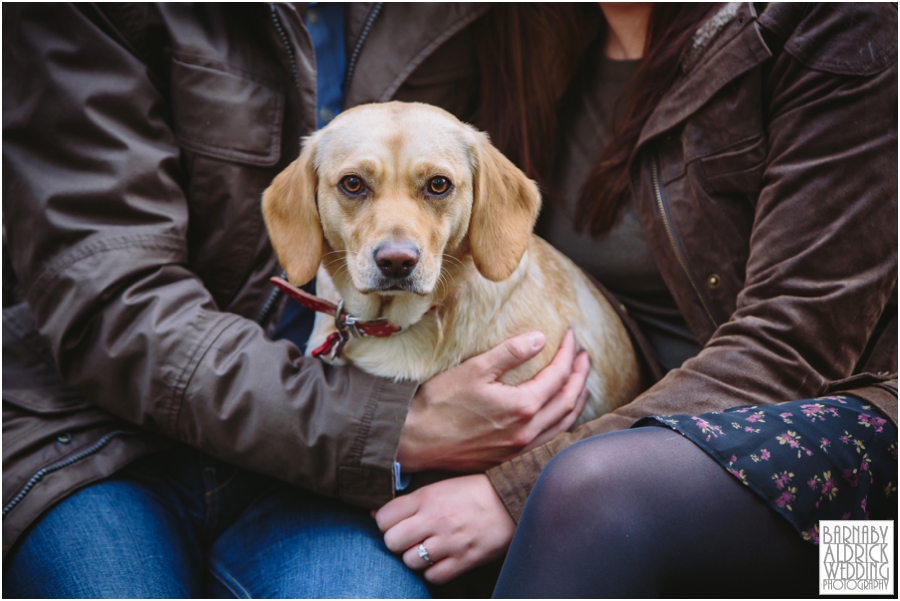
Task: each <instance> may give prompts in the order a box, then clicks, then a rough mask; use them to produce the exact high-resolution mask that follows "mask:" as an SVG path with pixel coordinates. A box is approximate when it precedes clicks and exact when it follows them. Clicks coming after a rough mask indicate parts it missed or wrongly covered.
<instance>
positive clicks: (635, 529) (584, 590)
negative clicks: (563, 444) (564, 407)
mask: <svg viewBox="0 0 900 601" xmlns="http://www.w3.org/2000/svg"><path fill="white" fill-rule="evenodd" d="M817 558H818V551H817V548H816V547H815V546H813V545H811V544H810V543H807V542H805V541H803V540H802V539H801V538H800V535H799V534H798V533H797V532H796V531H795V530H794V529H793V528H792V527H791V525H790V524H789V523H788V522H787V520H785V519H784V518H783V517H781V516H779V515H778V514H776V513H775V512H774V511H772V510H771V509H770V508H769V507H768V506H767V505H766V504H765V503H764V502H763V501H762V500H761V499H760V498H759V497H757V495H756V494H754V493H753V492H752V491H750V490H749V489H748V488H747V487H745V486H744V485H742V484H741V483H740V482H738V480H737V479H736V478H734V477H733V476H731V475H730V474H729V473H727V472H726V471H725V470H724V469H723V468H722V467H721V466H720V465H719V464H718V463H716V462H715V461H714V460H712V459H711V458H710V457H709V456H707V455H706V453H704V452H703V451H702V450H700V448H698V447H697V446H695V445H694V444H693V443H692V442H690V441H689V440H687V439H685V438H684V437H682V436H681V435H680V434H678V433H677V432H674V431H672V430H670V429H668V428H662V427H646V428H639V429H635V430H626V431H622V432H613V433H610V434H606V435H603V436H598V437H595V438H591V439H588V440H585V441H582V442H580V443H578V444H577V445H573V446H572V447H570V448H568V449H566V450H565V451H563V452H562V453H560V454H559V455H558V456H557V457H555V458H554V459H553V460H552V461H551V462H550V464H549V465H548V466H547V468H546V469H545V470H544V472H543V473H542V474H541V477H540V479H539V480H538V482H537V484H536V485H535V487H534V490H533V491H532V493H531V496H530V497H529V498H528V502H527V504H526V505H525V511H524V513H523V515H522V519H521V521H520V522H519V526H518V529H517V531H516V536H515V538H514V539H513V542H512V546H511V547H510V550H509V554H508V555H507V558H506V563H504V565H503V571H502V572H501V574H500V580H499V581H498V583H497V587H496V588H495V590H494V596H495V597H501V598H506V597H520V598H528V597H556V598H573V597H659V596H668V597H684V596H690V597H719V598H721V597H729V596H738V597H781V598H783V597H791V596H802V597H814V596H816V595H817V594H818V588H817V578H816V575H817V573H818V561H817Z"/></svg>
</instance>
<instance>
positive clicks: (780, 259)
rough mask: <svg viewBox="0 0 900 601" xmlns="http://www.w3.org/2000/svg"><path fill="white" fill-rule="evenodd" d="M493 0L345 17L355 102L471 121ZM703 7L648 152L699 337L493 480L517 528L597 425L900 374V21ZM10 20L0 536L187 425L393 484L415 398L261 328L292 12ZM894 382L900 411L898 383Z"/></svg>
mask: <svg viewBox="0 0 900 601" xmlns="http://www.w3.org/2000/svg"><path fill="white" fill-rule="evenodd" d="M488 9H489V7H488V6H487V5H403V6H399V5H390V4H388V5H384V6H367V5H357V6H355V7H354V9H353V11H352V14H351V18H350V19H349V23H348V26H347V30H348V42H349V44H350V47H351V49H359V48H361V52H359V54H358V59H356V62H355V63H354V65H353V75H352V78H351V79H350V83H349V87H348V88H347V92H346V99H345V104H346V106H352V105H355V104H360V103H363V102H372V101H380V100H388V99H392V98H394V99H401V100H420V101H425V102H431V103H433V104H437V105H440V106H443V107H444V108H447V109H448V110H450V111H451V112H453V113H454V114H456V115H457V116H460V117H461V118H463V119H466V118H468V117H470V116H471V112H472V111H473V109H474V102H475V101H474V99H475V94H474V91H475V90H476V89H477V78H478V76H477V62H476V60H475V55H474V51H473V48H472V44H471V37H470V36H471V35H472V33H471V28H467V26H468V25H469V24H470V23H472V22H473V21H474V20H476V19H477V18H478V17H479V16H481V15H482V14H483V13H484V12H485V11H487V10H488ZM847 11H855V12H856V14H854V15H846V14H843V13H844V12H847ZM373 15H374V18H373ZM847 23H853V24H854V25H853V27H848V26H845V25H846V24H847ZM891 23H894V25H891ZM435 24H440V27H435ZM714 25H715V27H712V28H710V30H709V31H707V32H706V34H705V35H701V36H698V38H697V45H696V49H695V51H693V52H691V53H689V54H688V55H687V56H686V57H685V61H684V63H683V71H684V73H683V75H682V77H681V78H680V80H679V83H677V84H676V85H675V86H674V87H673V89H672V90H671V91H670V92H669V93H668V94H667V95H666V98H665V99H664V100H663V102H662V103H661V104H660V107H659V108H658V109H657V111H656V112H655V113H654V115H653V117H652V118H651V120H650V122H649V123H648V126H647V129H646V130H645V135H644V136H643V137H642V138H643V139H642V142H641V144H640V147H639V148H638V150H637V152H636V153H635V157H634V160H633V167H634V168H633V170H632V174H633V176H634V181H633V187H634V193H635V202H636V204H637V206H638V207H639V213H640V215H641V219H642V223H643V226H644V229H645V232H646V233H647V236H648V238H649V240H650V244H651V250H652V251H653V252H654V256H655V257H656V260H657V263H658V265H659V268H660V270H661V272H662V274H663V277H664V278H665V280H666V282H667V284H668V285H669V287H670V289H671V290H672V293H673V295H674V296H675V299H676V301H677V303H678V305H679V307H680V308H681V310H682V313H683V314H684V315H685V318H686V319H687V321H688V324H689V326H690V327H691V329H692V330H693V331H694V333H695V335H697V337H698V340H699V341H700V342H702V343H706V345H707V348H706V349H705V350H704V351H703V353H701V355H700V356H699V357H697V358H696V359H694V360H692V361H690V362H688V363H687V364H686V365H685V367H684V368H683V369H679V370H675V371H673V372H671V373H670V374H669V375H668V376H667V377H666V378H665V379H664V380H663V381H662V382H660V383H658V384H657V385H656V386H654V387H653V388H652V389H651V390H650V391H648V392H647V393H645V394H644V395H643V396H642V397H641V398H640V399H638V401H636V402H635V403H633V404H631V405H629V406H627V407H626V408H623V409H622V410H620V411H618V412H617V413H616V414H613V415H611V416H608V417H607V418H602V419H601V420H598V421H596V422H592V423H591V424H588V425H586V426H584V427H582V428H581V429H579V430H577V431H576V432H575V433H573V434H571V435H565V436H562V437H559V438H558V439H557V440H554V441H552V442H551V443H550V444H548V445H546V446H545V447H542V448H540V449H537V450H536V451H534V452H532V453H529V454H526V455H524V456H523V457H520V458H518V459H516V460H514V461H513V462H510V463H507V464H504V465H502V466H499V467H498V468H495V469H494V470H491V472H489V475H490V476H491V479H492V481H493V482H494V485H495V487H496V488H497V490H498V492H499V493H500V495H501V497H502V498H503V500H504V502H505V503H506V505H507V507H508V508H509V509H510V512H511V513H512V515H513V516H514V517H517V516H518V514H519V512H520V511H521V506H522V504H523V503H524V499H525V497H526V496H527V493H528V491H529V490H530V488H531V485H532V484H533V482H534V480H535V479H536V477H537V474H538V473H539V471H540V469H541V467H543V465H544V464H545V463H546V461H548V460H549V458H550V457H551V456H552V455H553V454H554V453H556V452H557V451H558V450H560V449H561V448H563V447H564V446H566V445H567V444H570V443H571V442H573V441H574V440H577V439H579V438H582V437H584V436H587V435H590V434H594V433H599V432H604V431H608V430H612V429H619V428H624V427H627V426H628V425H630V424H631V423H632V422H633V421H634V420H635V419H637V418H638V417H641V416H643V415H646V414H649V413H654V412H660V413H673V412H683V413H684V412H686V413H692V412H699V411H705V410H710V409H715V408H722V407H727V406H733V405H738V404H744V403H771V402H777V401H784V400H792V399H795V398H802V397H806V396H813V395H815V394H817V393H820V392H823V391H824V389H825V386H826V384H827V383H829V382H832V381H834V380H839V379H841V378H844V377H846V376H848V375H850V374H851V373H853V372H855V371H861V370H873V371H890V372H894V371H896V363H897V343H896V315H897V308H896V292H895V291H894V292H893V293H892V290H894V287H895V285H896V264H897V246H896V245H897V231H896V222H897V205H896V186H897V180H896V177H897V176H896V169H897V156H896V120H895V118H896V11H895V10H894V9H892V8H891V7H878V8H874V7H863V8H853V7H850V8H837V9H834V8H830V9H829V8H818V9H812V10H811V9H810V8H809V7H790V6H787V7H778V6H775V7H771V8H770V9H768V10H767V11H766V12H765V14H764V15H763V16H762V17H761V18H760V19H757V18H756V15H755V12H754V9H753V7H752V5H740V6H738V7H737V10H732V11H731V12H727V13H726V14H724V15H723V16H720V18H718V19H717V20H715V23H714ZM4 34H5V35H4V52H3V58H4V67H5V69H4V86H3V89H4V103H3V104H4V148H3V153H4V189H3V209H4V220H5V225H6V236H7V238H8V242H9V248H10V252H9V254H10V255H11V259H12V265H13V267H14V270H15V273H16V275H17V276H18V280H19V283H20V287H21V290H23V291H24V293H25V298H26V300H27V305H26V304H19V305H17V306H15V307H11V308H9V309H6V308H5V309H4V331H3V346H4V349H3V350H4V358H3V368H4V388H3V401H4V403H3V411H4V414H3V429H4V430H3V431H4V448H3V466H4V474H3V505H4V512H3V516H4V518H3V533H4V534H3V538H4V545H3V548H4V554H5V553H6V552H7V550H8V549H9V547H10V546H11V545H12V544H13V543H14V542H15V540H16V538H17V537H18V536H19V535H20V534H21V533H22V532H23V531H24V529H25V528H26V527H27V526H28V524H30V523H31V522H32V521H33V520H34V519H36V518H37V517H38V516H39V515H40V514H41V512H43V511H44V510H46V509H47V508H48V507H49V506H50V505H51V504H52V503H54V502H56V501H58V500H60V499H62V498H64V497H65V496H66V495H67V494H70V493H71V492H72V491H74V490H76V489H77V488H79V487H81V486H84V485H85V484H87V483H89V482H92V481H95V480H97V479H100V478H102V477H104V476H106V475H109V474H110V473H113V472H114V471H115V470H116V469H119V468H121V467H122V466H123V465H125V464H126V463H127V462H129V461H131V460H133V459H135V458H137V457H139V456H141V455H143V454H146V453H148V452H151V451H152V450H154V449H156V448H160V447H161V446H163V445H165V444H168V443H167V442H166V441H168V440H171V439H174V440H178V441H182V442H186V443H188V444H191V445H193V446H198V447H200V448H202V449H204V450H206V451H207V452H209V453H211V454H213V455H215V456H217V457H219V458H222V459H225V460H228V461H231V462H233V463H235V464H238V465H241V466H244V467H247V468H249V469H253V470H255V471H259V472H262V473H266V474H270V475H273V476H276V477H279V478H282V479H284V480H286V481H288V482H291V483H294V484H297V485H299V486H304V487H306V488H309V489H312V490H315V491H318V492H321V493H323V494H327V495H331V496H336V497H339V498H342V499H344V500H346V501H348V502H351V503H357V504H361V505H367V506H378V505H380V504H382V503H384V502H385V501H386V500H388V499H390V498H391V497H392V495H393V492H394V491H393V486H392V479H391V467H392V464H393V460H394V457H395V455H396V449H397V442H398V440H399V433H400V429H401V427H402V425H403V422H404V420H405V414H406V410H407V404H408V402H409V399H410V397H411V396H412V394H413V390H414V386H413V385H411V384H402V383H401V384H392V383H388V382H385V381H382V380H379V379H377V378H373V377H370V376H367V375H366V374H363V373H361V372H359V371H358V370H354V369H352V368H331V367H327V366H325V365H323V364H322V363H321V362H318V361H308V360H305V359H302V358H300V357H299V356H298V354H297V351H296V349H295V348H294V347H293V346H292V345H291V344H289V343H287V342H271V341H269V340H268V339H267V338H266V337H265V335H264V331H263V329H262V328H261V327H260V326H259V325H257V324H256V323H254V321H253V318H254V317H255V316H256V315H258V313H259V311H260V309H261V308H262V305H264V303H265V298H266V297H267V295H268V288H267V285H266V284H265V282H266V280H267V278H268V277H269V276H270V275H273V274H274V273H275V272H276V271H277V265H276V263H275V258H274V256H273V255H272V252H271V248H270V246H269V243H268V240H267V238H266V235H265V230H264V227H263V226H262V221H261V216H260V215H259V197H260V194H261V192H262V190H263V189H264V188H265V187H266V186H267V185H268V183H269V181H271V179H272V177H274V175H275V174H276V173H278V171H280V170H281V169H282V168H283V167H284V166H285V165H286V164H287V163H288V162H290V161H291V160H292V159H293V158H294V157H295V156H296V154H297V151H298V139H299V137H300V136H301V135H305V134H306V133H309V132H310V131H311V130H312V128H313V127H314V124H315V119H314V110H315V101H314V98H315V83H314V82H315V80H314V64H315V63H314V60H313V58H312V49H311V43H310V41H309V37H308V35H307V34H306V31H305V28H304V27H303V24H302V19H301V18H300V17H299V15H298V14H297V13H296V11H295V9H294V8H293V7H292V6H290V5H275V6H274V7H272V6H269V5H250V6H243V5H236V4H232V5H215V6H211V5H202V6H195V7H186V6H173V5H162V6H154V5H139V6H128V7H123V6H121V5H104V6H100V7H94V6H90V5H87V6H81V7H74V8H73V7H58V8H53V9H49V8H43V7H16V8H14V9H10V10H8V11H5V13H4ZM859 39H864V40H866V41H867V43H868V44H869V46H868V47H869V48H870V49H871V50H870V51H869V52H868V53H866V54H860V52H858V43H857V41H858V40H859ZM361 41H362V43H361ZM854 44H856V45H854ZM348 56H349V57H351V61H352V60H354V59H352V56H353V53H352V52H348ZM88 74H91V75H92V76H88ZM838 99H839V101H837V100H838ZM798 165H799V166H802V169H799V170H798V169H797V168H796V167H797V166H798ZM713 276H715V277H713ZM277 315H278V312H277V311H275V312H273V313H272V315H271V317H270V318H269V319H268V320H267V322H266V323H267V324H270V323H272V322H273V321H274V320H275V319H277ZM848 316H852V318H849V319H848ZM835 325H838V326H839V329H840V331H837V330H836V329H835V328H834V326H835ZM57 367H58V371H59V373H60V374H61V375H58V373H57ZM863 383H866V382H863ZM878 390H880V391H881V393H884V398H883V397H882V396H877V395H878V394H879V393H878V392H877V391H876V392H872V389H868V394H872V395H875V396H874V398H873V399H872V402H874V403H876V404H877V405H878V406H879V408H881V409H882V411H884V412H885V413H886V414H888V416H889V417H890V418H891V419H892V421H894V422H895V423H896V393H895V394H894V396H893V397H891V395H890V394H889V393H888V392H887V391H885V390H884V389H878ZM894 390H896V387H895V388H894ZM892 399H893V400H892ZM135 426H137V427H135Z"/></svg>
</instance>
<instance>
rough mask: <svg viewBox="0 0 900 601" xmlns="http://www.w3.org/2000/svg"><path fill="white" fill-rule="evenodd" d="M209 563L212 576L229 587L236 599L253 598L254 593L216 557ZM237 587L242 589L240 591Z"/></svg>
mask: <svg viewBox="0 0 900 601" xmlns="http://www.w3.org/2000/svg"><path fill="white" fill-rule="evenodd" d="M209 563H210V566H209V573H210V574H212V577H213V578H215V579H216V580H218V581H219V582H220V583H221V584H222V586H224V587H225V588H227V589H228V591H229V592H230V593H231V594H232V595H234V597H235V599H252V598H253V595H251V594H250V592H249V591H247V589H246V588H244V586H243V585H242V584H241V583H240V582H238V580H237V578H235V577H234V576H232V574H231V572H229V571H228V570H227V569H225V566H223V565H222V564H220V563H219V562H218V561H216V560H215V559H210V560H209ZM232 585H233V586H232ZM235 587H236V588H238V589H240V591H236V590H235ZM242 595H243V596H242Z"/></svg>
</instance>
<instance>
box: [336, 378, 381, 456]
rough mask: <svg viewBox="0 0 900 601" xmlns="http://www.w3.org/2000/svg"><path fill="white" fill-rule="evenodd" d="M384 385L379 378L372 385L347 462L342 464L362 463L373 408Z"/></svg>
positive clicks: (372, 419)
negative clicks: (370, 394) (370, 395)
mask: <svg viewBox="0 0 900 601" xmlns="http://www.w3.org/2000/svg"><path fill="white" fill-rule="evenodd" d="M384 386H385V380H380V379H379V380H376V381H375V383H374V385H373V386H372V398H370V399H369V402H368V403H367V404H366V409H365V412H364V413H363V418H362V422H361V423H360V426H359V431H358V432H357V433H356V438H355V439H354V440H353V445H352V446H351V447H350V452H349V453H348V462H347V463H345V464H344V465H357V466H359V465H362V456H363V451H364V450H365V448H366V440H368V438H369V430H370V429H371V427H372V421H374V419H375V409H376V408H377V407H378V403H379V402H380V401H381V395H382V393H383V392H384Z"/></svg>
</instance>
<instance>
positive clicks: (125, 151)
mask: <svg viewBox="0 0 900 601" xmlns="http://www.w3.org/2000/svg"><path fill="white" fill-rule="evenodd" d="M3 25H4V40H3V41H4V44H3V46H4V47H3V66H4V70H3V127H4V134H3V135H4V144H3V173H4V177H3V211H4V219H5V225H6V228H7V232H6V233H7V235H8V239H9V247H10V249H11V253H12V262H13V266H14V269H15V272H16V275H17V276H18V278H19V280H20V282H21V284H22V286H23V289H24V290H25V291H26V296H27V301H28V304H29V305H30V307H31V310H32V311H33V313H34V315H35V318H36V321H37V325H38V328H39V331H40V333H41V335H42V337H43V338H44V339H45V340H46V341H47V342H48V344H49V346H50V347H51V349H52V351H53V354H54V357H55V359H56V362H57V365H58V367H59V369H60V372H61V373H62V375H63V377H64V379H65V380H66V382H67V383H68V384H69V385H70V386H72V387H73V388H75V389H76V390H78V391H79V392H81V393H82V394H83V395H84V396H85V397H86V398H88V399H90V400H91V402H94V403H96V404H97V405H98V406H100V407H101V408H103V409H105V410H107V411H109V412H111V413H113V414H115V415H117V416H120V417H122V418H124V419H126V420H128V421H129V422H132V423H134V424H136V425H138V426H140V427H142V428H146V429H149V430H152V431H155V432H159V433H162V434H164V435H166V436H169V437H171V438H174V439H176V440H179V441H182V442H185V443H187V444H190V445H192V446H195V447H199V448H200V449H202V450H204V451H206V452H208V453H210V454H212V455H214V456H216V457H219V458H221V459H223V460H226V461H230V462H233V463H235V464H237V465H240V466H243V467H246V468H248V469H251V470H255V471H258V472H261V473H264V474H268V475H271V476H274V477H277V478H280V479H282V480H286V481H287V482H289V483H292V484H295V485H298V486H302V487H304V488H308V489H311V490H313V491H316V492H319V493H322V494H326V495H330V496H336V497H339V498H341V499H343V500H345V501H348V502H351V503H355V504H360V505H367V506H373V507H374V506H378V505H381V504H383V503H384V502H386V501H387V500H389V499H390V498H392V497H393V492H394V488H393V462H394V458H395V456H396V450H397V446H398V442H399V437H400V430H401V428H402V426H403V423H404V421H405V417H406V411H407V407H408V403H409V400H410V398H411V397H412V395H413V394H414V390H415V385H414V384H413V383H392V382H388V381H386V380H382V379H379V378H375V377H372V376H369V375H367V374H364V373H363V372H361V371H359V370H356V369H353V368H349V367H328V366H326V365H325V364H323V363H322V362H321V361H317V360H308V359H305V358H303V357H301V356H300V355H299V352H298V351H297V349H296V347H294V346H293V345H292V344H290V343H288V342H285V341H276V342H273V341H270V340H268V339H267V338H266V337H265V336H264V335H263V330H262V329H261V328H260V326H258V325H257V324H256V323H254V322H253V321H251V320H249V319H245V318H243V317H241V316H238V315H235V314H232V313H227V312H223V311H221V310H219V308H218V307H217V306H216V303H215V301H214V299H213V298H212V296H211V295H210V293H209V292H208V290H207V289H206V288H205V287H204V285H203V282H202V281H201V280H200V279H199V278H198V277H197V275H196V274H194V273H193V272H192V271H191V270H190V268H189V264H190V249H189V245H188V241H187V232H188V220H189V211H188V201H187V199H186V197H185V193H184V191H183V189H182V186H183V185H185V181H186V178H187V176H186V174H185V173H184V172H183V171H182V164H181V162H180V151H179V147H178V145H177V143H176V140H175V136H174V134H173V132H172V128H171V125H170V123H169V114H170V113H169V107H168V106H167V100H166V97H165V95H164V94H163V93H162V92H161V91H160V89H159V88H157V87H156V86H155V85H154V83H153V82H152V81H151V79H150V76H149V75H148V69H147V67H146V66H145V65H144V64H143V63H142V62H141V60H139V59H138V58H137V57H136V56H135V55H134V54H133V53H131V52H130V51H129V50H128V49H126V48H125V47H124V46H123V45H122V44H120V43H119V41H118V40H117V39H114V37H113V36H112V35H110V30H109V27H108V24H107V23H106V22H105V21H104V19H103V16H102V15H101V14H100V13H99V12H97V11H96V9H92V8H91V7H90V6H86V7H84V6H83V7H78V8H75V7H73V6H69V5H66V6H58V5H53V6H47V5H45V6H39V5H27V6H23V5H20V6H18V7H16V8H13V9H10V10H4V24H3Z"/></svg>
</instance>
